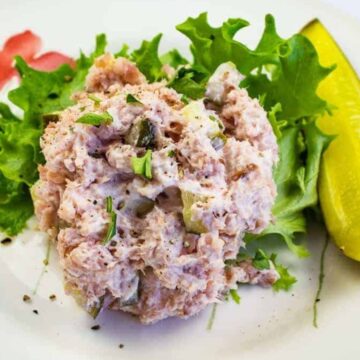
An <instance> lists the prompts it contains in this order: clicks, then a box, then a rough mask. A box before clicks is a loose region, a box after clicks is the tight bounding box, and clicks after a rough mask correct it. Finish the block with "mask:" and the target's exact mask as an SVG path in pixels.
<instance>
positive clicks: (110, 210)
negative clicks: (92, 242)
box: [101, 196, 116, 245]
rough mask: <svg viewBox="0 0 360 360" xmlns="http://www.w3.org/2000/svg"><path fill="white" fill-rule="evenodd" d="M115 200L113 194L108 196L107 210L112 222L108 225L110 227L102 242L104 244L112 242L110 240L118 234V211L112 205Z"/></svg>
mask: <svg viewBox="0 0 360 360" xmlns="http://www.w3.org/2000/svg"><path fill="white" fill-rule="evenodd" d="M112 203H113V200H112V197H111V196H108V197H107V198H106V212H107V213H108V214H110V223H109V225H108V229H107V232H106V235H105V238H104V239H103V241H102V242H101V243H102V244H103V245H106V244H108V243H109V242H110V240H111V239H112V238H113V237H114V236H115V234H116V213H115V211H114V210H113V206H112Z"/></svg>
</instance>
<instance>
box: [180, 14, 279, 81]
mask: <svg viewBox="0 0 360 360" xmlns="http://www.w3.org/2000/svg"><path fill="white" fill-rule="evenodd" d="M248 25H249V23H248V22H247V21H246V20H243V19H239V18H238V19H228V20H227V21H225V22H224V23H223V24H222V26H221V27H219V28H214V27H212V26H210V25H209V23H208V20H207V13H202V14H200V15H199V16H198V17H197V18H191V17H189V18H188V19H187V20H186V21H185V22H183V23H182V24H180V25H178V26H177V27H176V28H177V29H178V30H179V31H180V32H182V33H183V34H184V35H186V36H187V37H188V38H189V39H190V40H191V42H192V43H191V45H190V50H191V52H192V54H193V57H194V65H196V66H197V67H199V68H201V69H202V71H203V72H207V73H209V74H212V73H213V72H214V71H215V70H216V68H217V67H218V66H219V65H220V64H222V63H224V62H228V61H231V62H233V63H234V64H235V65H236V67H237V68H238V70H239V71H240V72H241V73H242V74H244V75H247V74H249V73H250V72H251V71H252V70H253V69H255V68H257V67H260V66H261V65H263V64H272V63H276V61H277V57H278V56H277V55H278V54H279V52H280V50H279V47H281V46H282V44H283V43H284V40H283V39H281V38H280V37H279V36H277V34H276V31H275V25H274V19H273V17H272V16H270V15H269V16H267V17H266V27H265V31H264V35H263V37H262V39H261V41H260V42H259V45H258V47H257V48H256V49H255V50H251V49H249V48H248V47H247V46H246V45H244V44H242V43H240V42H239V41H236V40H234V36H235V35H236V33H237V32H238V31H239V30H240V29H242V28H244V27H246V26H248Z"/></svg>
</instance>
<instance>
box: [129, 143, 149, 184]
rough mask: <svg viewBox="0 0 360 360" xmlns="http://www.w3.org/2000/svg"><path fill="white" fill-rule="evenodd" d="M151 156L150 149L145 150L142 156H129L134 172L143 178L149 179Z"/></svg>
mask: <svg viewBox="0 0 360 360" xmlns="http://www.w3.org/2000/svg"><path fill="white" fill-rule="evenodd" d="M151 157H152V151H151V150H147V151H146V153H145V155H144V156H142V157H133V158H131V166H132V169H133V171H134V174H136V175H140V176H143V177H144V178H146V179H149V180H151V179H152V172H151Z"/></svg>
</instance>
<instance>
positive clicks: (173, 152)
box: [167, 150, 176, 158]
mask: <svg viewBox="0 0 360 360" xmlns="http://www.w3.org/2000/svg"><path fill="white" fill-rule="evenodd" d="M175 155H176V152H175V150H169V151H168V153H167V156H168V157H170V158H173V157H175Z"/></svg>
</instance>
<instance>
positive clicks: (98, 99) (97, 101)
mask: <svg viewBox="0 0 360 360" xmlns="http://www.w3.org/2000/svg"><path fill="white" fill-rule="evenodd" d="M88 98H89V99H90V100H92V101H93V102H94V103H95V106H99V104H100V103H101V99H100V98H98V97H97V96H95V95H93V94H89V95H88Z"/></svg>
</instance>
